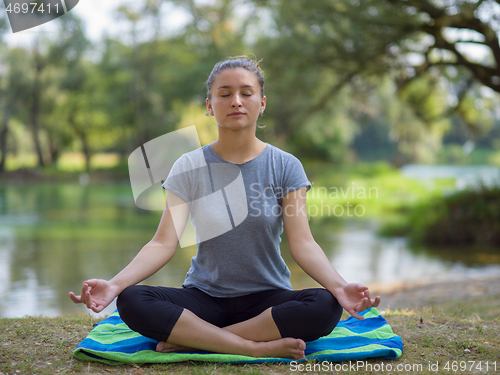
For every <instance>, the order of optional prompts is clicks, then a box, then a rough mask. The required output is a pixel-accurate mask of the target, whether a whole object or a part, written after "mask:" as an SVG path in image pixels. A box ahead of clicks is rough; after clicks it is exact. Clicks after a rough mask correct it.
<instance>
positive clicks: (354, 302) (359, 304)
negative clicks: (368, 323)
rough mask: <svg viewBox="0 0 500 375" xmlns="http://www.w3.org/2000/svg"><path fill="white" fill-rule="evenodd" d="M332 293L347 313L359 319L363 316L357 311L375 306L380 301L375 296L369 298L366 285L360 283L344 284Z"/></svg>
mask: <svg viewBox="0 0 500 375" xmlns="http://www.w3.org/2000/svg"><path fill="white" fill-rule="evenodd" d="M333 295H334V296H335V298H337V301H339V303H340V305H341V306H342V307H343V308H344V309H345V310H346V311H347V312H348V313H349V314H351V315H352V316H353V317H355V318H356V319H360V320H363V319H364V317H363V316H362V315H359V314H358V313H359V312H361V311H364V310H366V309H369V308H370V307H377V306H378V305H379V303H380V297H379V296H377V297H375V299H371V297H370V291H369V290H368V287H366V286H364V285H361V284H354V283H351V284H346V285H344V286H343V287H340V288H337V289H335V291H334V293H333Z"/></svg>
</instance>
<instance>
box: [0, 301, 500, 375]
mask: <svg viewBox="0 0 500 375" xmlns="http://www.w3.org/2000/svg"><path fill="white" fill-rule="evenodd" d="M499 311H500V302H499V300H498V298H491V297H490V298H485V297H476V298H473V299H469V300H467V301H463V302H448V303H445V304H440V305H436V306H432V307H425V308H423V309H421V310H404V309H403V310H394V311H391V310H387V311H385V313H384V316H385V317H386V319H387V321H388V322H389V323H390V324H391V326H392V327H393V330H394V332H395V333H397V334H398V335H400V336H401V337H402V339H403V343H404V347H405V351H404V353H403V356H402V357H401V358H399V359H397V360H380V359H371V360H367V361H362V362H359V363H354V362H352V363H349V362H344V363H337V364H335V363H332V364H325V363H316V362H312V361H311V362H308V363H306V364H304V366H309V367H303V368H302V370H304V371H303V372H302V373H319V374H323V373H325V374H332V373H333V371H332V370H331V366H335V365H337V366H342V365H344V367H343V369H345V370H347V371H336V373H345V374H355V373H356V374H360V373H362V374H375V373H378V374H380V373H383V372H384V371H381V368H382V366H384V367H385V368H387V366H389V365H391V366H392V368H393V373H403V372H408V373H418V374H436V373H439V374H446V373H450V374H453V373H456V371H453V369H452V367H451V366H452V365H453V364H455V366H461V365H462V366H465V365H467V366H469V367H470V366H472V363H473V362H474V364H475V366H477V365H478V364H479V363H481V365H482V366H483V373H485V366H486V363H487V362H489V367H490V368H489V371H488V372H486V373H495V371H492V370H493V369H494V368H493V366H494V364H495V363H496V366H497V372H500V361H499V359H498V353H499V352H500V337H499V336H498V332H500V320H499ZM96 322H97V321H96V320H94V319H92V318H91V317H90V316H81V317H59V318H47V317H26V318H19V319H1V320H0V346H1V347H0V373H4V374H10V373H23V374H26V373H28V374H50V375H53V374H57V373H61V374H63V373H69V374H88V373H91V374H165V373H168V374H178V375H198V374H199V375H204V374H206V375H212V374H250V375H258V374H290V373H297V372H298V373H301V371H298V370H300V369H299V368H298V367H295V368H292V367H291V366H290V365H283V364H258V365H248V364H247V365H231V364H214V363H194V362H193V363H191V362H188V363H177V364H162V365H158V364H156V365H142V366H137V365H135V366H134V365H130V366H110V365H105V364H101V363H98V362H84V361H80V360H78V359H76V358H74V357H73V356H72V352H73V350H74V348H75V347H76V345H77V344H78V343H79V342H80V341H81V340H82V339H83V338H84V337H85V336H86V335H87V334H88V332H89V331H90V330H91V329H92V326H93V324H95V323H96ZM447 363H448V365H449V366H450V369H449V371H446V368H445V366H446V364H447ZM349 365H350V366H358V365H359V366H362V367H360V368H356V369H355V370H352V367H351V370H349ZM325 366H330V367H328V369H327V368H326V367H325ZM397 366H399V369H400V370H401V371H396V368H397ZM429 366H431V368H429ZM432 366H434V367H432ZM436 366H438V367H439V371H435V369H436ZM469 367H467V368H466V371H460V373H462V374H468V373H474V371H469ZM325 369H327V371H323V370H325ZM410 369H411V371H408V370H410ZM293 370H295V371H293ZM308 370H311V371H308ZM370 370H371V371H370ZM473 370H474V369H473ZM476 373H477V370H476Z"/></svg>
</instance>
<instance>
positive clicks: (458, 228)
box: [409, 186, 500, 246]
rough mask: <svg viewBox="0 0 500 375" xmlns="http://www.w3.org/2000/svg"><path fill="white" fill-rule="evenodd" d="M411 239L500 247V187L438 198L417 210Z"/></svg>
mask: <svg viewBox="0 0 500 375" xmlns="http://www.w3.org/2000/svg"><path fill="white" fill-rule="evenodd" d="M409 228H411V233H410V235H411V238H412V239H413V240H414V241H416V242H423V243H427V244H483V245H495V246H498V245H499V244H500V187H491V188H488V187H484V186H483V187H481V188H479V189H469V190H463V191H459V192H457V193H454V194H452V195H449V196H444V197H436V198H434V199H431V200H429V201H427V202H425V203H421V204H419V205H417V206H415V207H414V208H413V209H412V210H411V213H410V216H409Z"/></svg>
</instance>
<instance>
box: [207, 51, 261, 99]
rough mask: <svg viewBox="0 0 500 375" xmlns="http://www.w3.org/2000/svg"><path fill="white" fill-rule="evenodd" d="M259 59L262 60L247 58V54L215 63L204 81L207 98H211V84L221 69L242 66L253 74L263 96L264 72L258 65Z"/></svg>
mask: <svg viewBox="0 0 500 375" xmlns="http://www.w3.org/2000/svg"><path fill="white" fill-rule="evenodd" d="M261 61H262V60H259V61H256V60H252V59H249V58H248V57H247V56H236V57H230V58H229V59H227V60H226V61H221V62H218V63H217V64H215V66H214V68H213V69H212V72H211V73H210V75H209V76H208V79H207V82H206V83H205V85H206V86H207V98H208V99H211V98H212V85H213V83H214V81H215V78H216V77H217V75H218V74H219V73H220V72H222V71H223V70H226V69H236V68H243V69H246V70H248V71H249V72H252V73H254V74H255V76H256V77H257V81H258V82H259V85H260V95H261V96H262V97H264V73H263V72H262V69H260V67H259V62H261Z"/></svg>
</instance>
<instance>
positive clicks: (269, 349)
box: [253, 337, 306, 359]
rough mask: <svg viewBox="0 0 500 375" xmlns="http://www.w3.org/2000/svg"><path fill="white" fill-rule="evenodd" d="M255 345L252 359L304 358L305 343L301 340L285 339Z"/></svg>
mask: <svg viewBox="0 0 500 375" xmlns="http://www.w3.org/2000/svg"><path fill="white" fill-rule="evenodd" d="M256 344H257V348H256V350H255V352H254V355H253V356H254V357H267V358H289V359H303V358H305V357H306V356H305V353H304V350H305V349H306V343H305V342H304V341H303V340H301V339H294V338H290V337H287V338H284V339H279V340H274V341H267V342H257V343H256Z"/></svg>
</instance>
